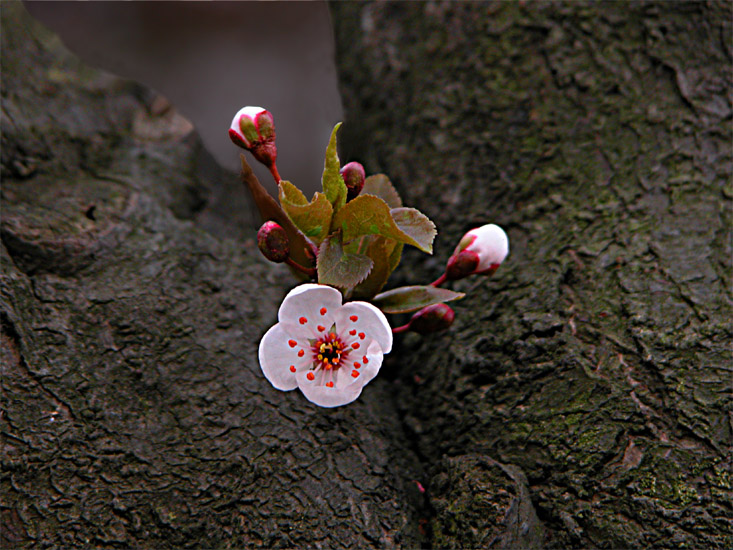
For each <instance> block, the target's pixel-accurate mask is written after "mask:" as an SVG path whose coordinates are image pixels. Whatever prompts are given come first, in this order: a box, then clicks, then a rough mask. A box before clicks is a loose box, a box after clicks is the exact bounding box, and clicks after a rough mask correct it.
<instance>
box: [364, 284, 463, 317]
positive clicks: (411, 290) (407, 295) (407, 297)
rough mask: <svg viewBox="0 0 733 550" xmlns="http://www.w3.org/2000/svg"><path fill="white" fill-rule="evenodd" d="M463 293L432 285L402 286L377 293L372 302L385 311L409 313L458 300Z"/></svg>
mask: <svg viewBox="0 0 733 550" xmlns="http://www.w3.org/2000/svg"><path fill="white" fill-rule="evenodd" d="M464 296H465V294H464V293H463V292H453V291H452V290H448V289H447V288H437V287H434V286H402V287H399V288H393V289H392V290H388V291H387V292H382V293H381V294H377V295H376V296H375V297H374V299H373V300H372V303H373V304H374V305H375V306H377V307H378V308H379V309H381V310H382V311H383V312H385V313H409V312H410V311H417V310H418V309H422V308H424V307H427V306H431V305H433V304H440V303H443V302H450V301H452V300H460V299H461V298H463V297H464Z"/></svg>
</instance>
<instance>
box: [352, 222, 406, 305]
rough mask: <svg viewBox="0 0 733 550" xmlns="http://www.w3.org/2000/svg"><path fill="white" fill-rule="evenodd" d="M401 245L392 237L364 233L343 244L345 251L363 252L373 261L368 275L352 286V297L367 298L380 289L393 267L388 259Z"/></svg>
mask: <svg viewBox="0 0 733 550" xmlns="http://www.w3.org/2000/svg"><path fill="white" fill-rule="evenodd" d="M402 246H403V245H402V244H401V243H398V242H397V241H395V240H393V239H387V238H385V237H380V236H379V235H365V236H363V237H360V238H359V239H356V240H355V241H353V242H352V243H350V244H349V245H346V246H344V250H346V251H347V252H352V253H359V254H364V255H366V256H369V257H370V258H371V259H372V261H373V262H374V266H373V267H372V270H371V272H370V273H369V276H368V277H367V278H366V279H365V280H364V281H362V282H361V283H359V284H358V285H357V286H356V287H355V288H354V291H353V293H352V295H351V297H352V298H354V299H361V300H369V299H371V298H372V296H374V295H375V294H376V293H377V292H379V291H380V290H382V287H383V286H384V285H385V283H386V282H387V279H389V276H390V274H391V273H392V271H393V269H394V268H393V267H392V263H391V261H390V260H391V259H392V254H393V252H394V249H395V248H398V247H399V248H400V249H402Z"/></svg>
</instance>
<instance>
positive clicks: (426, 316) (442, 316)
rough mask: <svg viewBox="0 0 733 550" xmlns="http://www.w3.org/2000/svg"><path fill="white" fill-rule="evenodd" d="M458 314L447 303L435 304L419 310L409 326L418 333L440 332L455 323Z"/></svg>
mask: <svg viewBox="0 0 733 550" xmlns="http://www.w3.org/2000/svg"><path fill="white" fill-rule="evenodd" d="M455 317H456V314H455V312H454V311H453V309H452V308H451V307H450V306H449V305H447V304H433V305H432V306H427V307H424V308H422V309H421V310H420V311H418V312H417V313H416V314H415V315H413V316H412V319H410V323H409V327H410V330H411V331H412V332H417V333H418V334H430V333H431V332H440V331H441V330H445V329H447V328H448V327H450V326H451V325H452V324H453V319H455Z"/></svg>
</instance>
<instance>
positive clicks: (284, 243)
mask: <svg viewBox="0 0 733 550" xmlns="http://www.w3.org/2000/svg"><path fill="white" fill-rule="evenodd" d="M257 246H258V247H259V248H260V251H261V252H262V254H263V255H264V256H265V258H267V259H268V260H270V261H271V262H275V263H281V262H284V261H285V260H287V259H288V257H289V255H290V243H289V242H288V235H287V233H285V230H284V229H283V228H282V227H280V226H279V225H278V224H276V223H275V222H265V223H263V224H262V227H260V230H259V231H258V232H257Z"/></svg>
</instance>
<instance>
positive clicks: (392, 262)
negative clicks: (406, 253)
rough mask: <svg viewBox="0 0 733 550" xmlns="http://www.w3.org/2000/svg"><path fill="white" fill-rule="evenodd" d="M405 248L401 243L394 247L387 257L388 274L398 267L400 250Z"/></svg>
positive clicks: (400, 257) (400, 256)
mask: <svg viewBox="0 0 733 550" xmlns="http://www.w3.org/2000/svg"><path fill="white" fill-rule="evenodd" d="M403 248H405V245H404V244H402V243H397V246H395V247H394V250H393V251H392V253H391V254H390V255H389V272H390V274H391V273H392V272H393V271H394V270H395V269H397V266H398V265H400V260H401V259H402V249H403Z"/></svg>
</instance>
